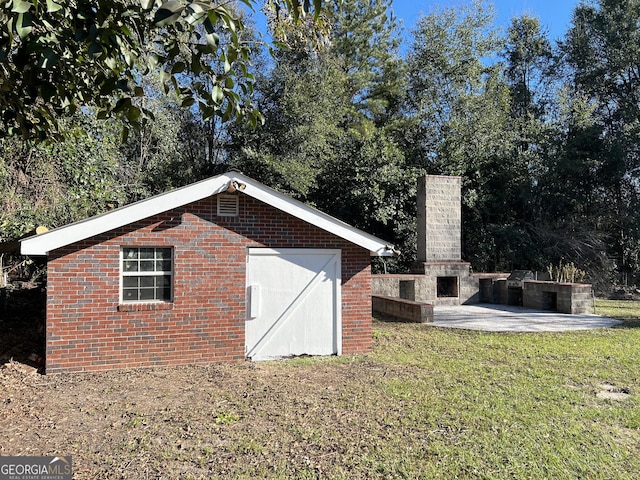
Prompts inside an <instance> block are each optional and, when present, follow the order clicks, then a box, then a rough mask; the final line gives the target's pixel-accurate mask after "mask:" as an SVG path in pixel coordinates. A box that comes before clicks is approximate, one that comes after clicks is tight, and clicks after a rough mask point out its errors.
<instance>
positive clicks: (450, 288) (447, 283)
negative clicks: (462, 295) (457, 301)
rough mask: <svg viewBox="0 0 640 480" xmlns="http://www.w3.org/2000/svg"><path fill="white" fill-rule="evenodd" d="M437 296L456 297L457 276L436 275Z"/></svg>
mask: <svg viewBox="0 0 640 480" xmlns="http://www.w3.org/2000/svg"><path fill="white" fill-rule="evenodd" d="M436 282H437V294H438V298H452V297H453V298H457V297H458V277H437V279H436Z"/></svg>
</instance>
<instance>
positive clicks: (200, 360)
mask: <svg viewBox="0 0 640 480" xmlns="http://www.w3.org/2000/svg"><path fill="white" fill-rule="evenodd" d="M239 195H240V215H239V216H238V217H218V216H217V215H216V200H215V197H211V198H209V199H205V200H202V201H199V202H196V203H193V204H190V205H187V206H185V207H182V208H180V209H176V210H173V211H169V212H166V213H164V214H161V215H157V216H154V217H151V218H148V219H146V220H143V221H140V222H137V223H135V224H131V225H128V226H126V227H123V228H119V229H117V230H113V231H109V232H107V233H104V234H101V235H99V236H97V237H95V238H93V239H90V240H86V241H83V242H79V243H76V244H73V245H70V246H68V247H65V248H62V249H59V250H56V251H53V252H51V254H50V256H49V269H48V277H49V282H48V283H49V290H48V301H47V331H46V372H47V373H57V372H71V371H98V370H108V369H113V368H131V367H145V366H160V365H182V364H207V363H213V362H219V361H241V360H244V349H245V336H244V329H245V318H246V313H245V308H246V307H245V301H246V299H245V297H246V285H245V280H246V270H245V266H246V249H247V248H248V247H270V248H335V249H341V250H342V351H343V353H345V354H350V353H359V352H366V351H369V350H370V349H371V345H372V330H371V328H372V327H371V268H370V264H371V258H370V254H369V252H368V251H367V250H366V249H363V248H360V247H357V246H355V245H353V244H351V243H349V242H347V241H345V240H343V239H341V238H338V237H335V236H333V235H331V234H329V233H327V232H325V231H324V230H321V229H318V228H316V227H314V226H312V225H310V224H307V223H306V222H303V221H301V220H299V219H296V218H294V217H292V216H290V215H288V214H286V213H284V212H282V211H280V210H277V209H274V208H272V207H270V206H268V205H266V204H264V203H262V202H259V201H258V200H255V199H253V198H251V197H246V196H244V195H242V194H239ZM123 246H130V247H172V248H173V252H174V279H173V281H174V298H173V301H172V302H159V303H135V304H132V303H120V301H119V299H120V280H119V277H120V250H121V248H122V247H123Z"/></svg>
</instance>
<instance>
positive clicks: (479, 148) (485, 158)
mask: <svg viewBox="0 0 640 480" xmlns="http://www.w3.org/2000/svg"><path fill="white" fill-rule="evenodd" d="M492 20H493V13H492V11H491V9H490V8H487V7H486V6H485V5H484V4H483V3H482V2H474V3H473V4H472V5H471V6H469V7H467V8H459V9H454V8H451V9H444V10H442V11H439V12H435V13H432V14H430V15H427V16H425V17H422V18H421V19H420V20H419V21H418V24H417V26H416V30H415V31H414V41H413V44H412V47H411V50H410V52H409V56H408V70H409V95H408V97H407V98H408V110H409V112H410V114H411V115H412V117H413V118H414V119H415V120H414V128H413V130H412V135H413V139H414V140H413V142H412V143H413V145H415V147H414V151H413V155H415V157H414V159H413V162H415V163H416V164H418V165H421V166H423V168H425V170H427V172H428V173H435V174H446V175H460V176H462V178H463V233H464V242H463V255H464V257H465V258H466V259H468V260H469V261H471V263H472V265H473V267H474V268H475V269H476V270H480V271H495V270H510V269H513V268H516V267H524V266H525V265H527V264H529V265H530V264H531V262H532V258H530V257H528V256H527V254H528V253H530V252H532V249H531V248H530V247H531V246H532V243H533V242H532V241H531V238H530V237H529V234H528V232H527V229H526V226H525V224H524V222H523V218H522V211H523V210H524V208H523V204H524V203H526V201H527V194H528V191H529V190H528V189H529V177H528V170H527V169H526V167H523V165H522V164H521V163H519V162H514V161H513V160H514V159H513V157H512V153H513V150H514V145H515V142H516V138H517V137H516V135H515V132H514V130H513V128H512V117H511V113H512V103H511V99H512V97H511V90H510V88H509V84H508V82H507V81H506V78H505V76H504V75H503V66H502V65H501V64H499V63H491V61H490V59H493V58H495V57H496V56H497V54H498V52H499V48H500V45H501V41H500V39H499V37H498V35H497V33H496V32H495V30H493V28H492V27H491V25H492Z"/></svg>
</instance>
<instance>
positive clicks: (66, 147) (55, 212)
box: [0, 113, 126, 241]
mask: <svg viewBox="0 0 640 480" xmlns="http://www.w3.org/2000/svg"><path fill="white" fill-rule="evenodd" d="M66 122H67V121H66V120H62V121H61V123H62V125H61V126H63V127H64V128H65V129H67V132H68V133H67V135H66V137H65V140H64V141H60V142H50V143H38V144H30V143H29V142H24V141H23V140H22V139H20V138H17V137H11V138H4V139H0V192H2V195H1V196H0V241H4V240H11V239H15V238H18V237H19V236H20V235H22V234H24V233H25V232H28V231H30V230H33V229H34V228H35V227H36V226H38V225H44V226H47V227H56V226H60V225H63V224H65V223H70V222H74V221H77V220H81V219H83V218H86V217H87V216H90V215H95V214H98V213H102V212H104V211H105V210H108V209H110V208H114V207H116V206H118V205H119V204H120V203H123V202H124V201H125V200H126V193H125V189H124V188H123V186H122V185H121V183H120V181H119V176H118V168H119V165H118V158H119V156H120V134H119V131H118V128H117V126H116V125H115V124H114V123H113V122H108V121H106V122H105V121H97V120H96V119H95V118H94V117H92V116H90V115H85V114H82V113H77V114H76V117H75V118H73V119H70V120H69V121H68V124H65V123H66ZM71 124H75V125H76V126H75V127H73V126H71Z"/></svg>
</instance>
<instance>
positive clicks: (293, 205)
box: [233, 174, 396, 257]
mask: <svg viewBox="0 0 640 480" xmlns="http://www.w3.org/2000/svg"><path fill="white" fill-rule="evenodd" d="M233 178H234V179H235V180H236V181H238V182H241V183H244V184H245V185H247V186H246V188H245V189H244V190H242V193H244V194H246V195H249V196H251V197H253V198H255V199H257V200H260V201H261V202H264V203H266V204H268V205H271V206H272V207H275V208H277V209H279V210H282V211H283V212H285V213H288V214H290V215H292V216H294V217H296V218H299V219H300V220H303V221H305V222H307V223H310V224H312V225H315V226H316V227H318V228H320V229H322V230H326V231H327V232H329V233H332V234H334V235H336V236H338V237H340V238H343V239H345V240H347V241H349V242H351V243H354V244H356V245H358V246H360V247H363V248H366V249H367V250H369V252H370V253H371V256H374V257H390V256H393V255H394V253H396V252H395V250H394V247H393V245H390V244H389V243H387V242H385V241H383V240H381V239H379V238H377V237H375V236H373V235H370V234H368V233H366V232H363V231H362V230H359V229H357V228H355V227H352V226H351V225H349V224H347V223H345V222H343V221H341V220H338V219H337V218H335V217H332V216H331V215H327V214H326V213H324V212H321V211H320V210H317V209H315V208H313V207H310V206H309V205H306V204H304V203H302V202H299V201H298V200H294V199H293V198H290V197H287V196H285V195H282V194H281V193H279V192H277V191H276V190H273V189H271V188H269V187H267V186H265V185H262V184H260V183H257V182H255V181H254V180H252V179H250V178H248V177H245V176H243V175H240V174H234V175H233Z"/></svg>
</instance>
